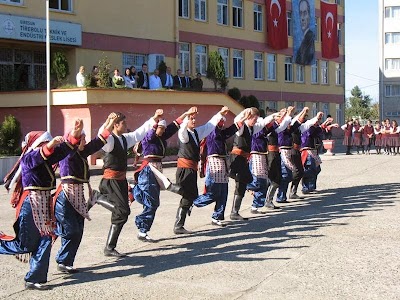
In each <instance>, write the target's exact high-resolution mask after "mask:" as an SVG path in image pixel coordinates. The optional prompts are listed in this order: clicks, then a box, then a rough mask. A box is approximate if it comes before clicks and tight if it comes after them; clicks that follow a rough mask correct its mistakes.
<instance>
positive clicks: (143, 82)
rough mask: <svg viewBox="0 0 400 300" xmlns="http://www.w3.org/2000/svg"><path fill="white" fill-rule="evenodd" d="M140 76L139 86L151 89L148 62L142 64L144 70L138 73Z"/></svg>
mask: <svg viewBox="0 0 400 300" xmlns="http://www.w3.org/2000/svg"><path fill="white" fill-rule="evenodd" d="M137 75H138V76H139V78H138V81H137V87H138V88H140V89H146V90H148V89H149V87H150V86H149V73H148V69H147V64H142V70H141V71H139V72H138V74H137Z"/></svg>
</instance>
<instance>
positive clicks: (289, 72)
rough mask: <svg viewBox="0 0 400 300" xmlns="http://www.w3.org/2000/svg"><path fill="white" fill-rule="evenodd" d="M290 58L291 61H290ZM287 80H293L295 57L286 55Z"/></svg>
mask: <svg viewBox="0 0 400 300" xmlns="http://www.w3.org/2000/svg"><path fill="white" fill-rule="evenodd" d="M289 60H290V61H289ZM284 67H285V82H293V57H292V56H286V57H285V64H284Z"/></svg>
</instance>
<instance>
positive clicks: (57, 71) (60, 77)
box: [51, 52, 69, 86]
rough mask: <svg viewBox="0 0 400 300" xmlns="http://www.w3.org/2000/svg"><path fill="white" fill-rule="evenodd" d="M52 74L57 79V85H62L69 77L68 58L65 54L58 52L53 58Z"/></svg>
mask: <svg viewBox="0 0 400 300" xmlns="http://www.w3.org/2000/svg"><path fill="white" fill-rule="evenodd" d="M51 66H52V73H53V74H54V75H55V76H56V78H57V85H58V86H60V85H62V83H63V81H64V80H65V78H67V76H68V75H69V65H68V60H67V57H66V56H65V54H64V53H63V52H56V53H54V56H53V63H52V65H51Z"/></svg>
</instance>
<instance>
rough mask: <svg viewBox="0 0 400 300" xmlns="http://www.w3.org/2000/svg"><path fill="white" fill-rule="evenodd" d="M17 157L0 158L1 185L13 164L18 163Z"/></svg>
mask: <svg viewBox="0 0 400 300" xmlns="http://www.w3.org/2000/svg"><path fill="white" fill-rule="evenodd" d="M18 158H19V156H5V157H0V176H1V177H0V182H1V183H3V178H4V177H5V176H6V175H7V173H8V172H9V171H10V170H11V168H12V167H13V166H14V164H15V163H16V162H17V161H18Z"/></svg>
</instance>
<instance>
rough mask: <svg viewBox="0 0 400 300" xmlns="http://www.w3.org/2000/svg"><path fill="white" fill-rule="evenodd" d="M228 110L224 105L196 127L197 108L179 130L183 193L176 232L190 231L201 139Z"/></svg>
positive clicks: (178, 179) (178, 177)
mask: <svg viewBox="0 0 400 300" xmlns="http://www.w3.org/2000/svg"><path fill="white" fill-rule="evenodd" d="M227 111H229V108H228V107H226V106H224V107H222V108H221V110H220V111H219V112H218V113H217V114H215V115H214V116H213V117H212V118H211V119H210V120H209V121H208V122H207V123H205V124H204V125H202V126H199V127H196V114H197V110H196V112H195V113H193V114H191V115H189V116H187V117H186V118H185V119H184V121H183V123H182V124H181V128H180V129H179V131H178V138H179V151H178V166H177V169H176V183H177V184H178V185H179V186H181V187H182V189H183V194H182V198H181V200H180V203H179V207H178V211H177V214H176V221H175V224H174V233H175V234H185V233H189V231H187V230H186V229H185V227H184V225H185V221H186V216H187V215H190V212H191V210H190V208H191V207H192V205H193V201H194V199H196V198H197V197H198V196H199V193H198V188H197V171H198V163H199V160H200V141H201V140H202V139H204V138H205V137H206V136H208V135H209V134H210V133H211V132H212V131H213V130H214V128H215V126H217V124H218V123H219V122H220V121H221V119H222V118H223V115H224V114H225V112H227Z"/></svg>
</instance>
